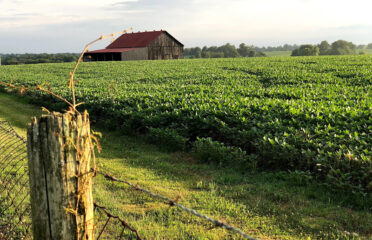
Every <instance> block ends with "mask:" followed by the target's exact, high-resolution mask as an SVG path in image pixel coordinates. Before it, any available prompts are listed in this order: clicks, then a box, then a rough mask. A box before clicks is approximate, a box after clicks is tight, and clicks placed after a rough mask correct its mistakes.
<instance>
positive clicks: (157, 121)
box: [0, 56, 372, 193]
mask: <svg viewBox="0 0 372 240" xmlns="http://www.w3.org/2000/svg"><path fill="white" fill-rule="evenodd" d="M371 60H372V58H371V57H369V56H343V57H340V56H336V57H296V58H289V57H277V58H259V59H257V58H253V59H252V58H247V59H244V58H239V59H197V60H182V61H136V62H95V63H83V64H82V65H81V68H80V69H79V71H78V75H77V80H78V84H77V98H78V100H79V102H85V105H84V106H85V107H86V108H87V109H88V110H89V112H90V114H91V117H92V118H94V119H96V120H97V121H99V122H101V123H104V124H105V126H106V127H108V128H110V129H116V130H120V131H121V132H123V133H125V134H141V135H146V136H147V137H148V139H149V140H150V141H151V140H152V141H153V142H157V143H158V144H161V145H164V146H166V147H167V148H168V149H170V150H173V151H176V150H185V149H186V150H189V149H193V150H194V152H195V156H196V158H197V159H199V160H200V161H201V162H207V163H211V162H212V163H215V164H217V165H220V166H222V167H231V166H238V167H239V168H240V169H241V170H243V171H244V170H249V169H261V170H263V169H268V170H270V169H279V170H280V169H281V170H288V169H290V170H298V171H303V172H304V173H306V174H310V175H311V177H314V178H319V179H320V180H321V181H325V182H326V183H328V184H330V185H331V186H332V187H336V188H339V189H343V190H347V191H353V192H362V193H367V192H370V190H371V188H372V172H371V165H372V163H371V156H372V145H371V144H370V143H371V130H372V117H371V109H372V98H371V91H372V87H371V81H372V80H371V79H372V61H371ZM71 69H72V64H39V65H27V66H2V67H1V71H0V80H1V81H6V82H11V81H12V82H13V83H14V84H16V85H29V86H35V85H37V84H39V85H41V84H43V83H47V84H49V85H50V86H51V88H52V89H53V91H55V92H56V93H58V94H61V95H62V96H64V97H66V98H70V93H69V91H68V89H67V88H66V79H67V77H66V76H68V73H69V71H70V70H71ZM27 94H29V95H30V96H31V97H32V101H34V102H35V103H39V104H43V105H44V106H46V107H49V108H57V109H58V108H61V107H63V104H57V101H56V100H53V99H51V98H50V97H49V96H46V95H43V94H40V93H38V92H34V93H30V92H29V93H27Z"/></svg>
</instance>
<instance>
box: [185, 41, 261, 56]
mask: <svg viewBox="0 0 372 240" xmlns="http://www.w3.org/2000/svg"><path fill="white" fill-rule="evenodd" d="M184 55H185V57H186V58H224V57H230V58H234V57H265V56H266V54H265V53H264V52H262V51H259V50H257V48H256V47H254V46H248V45H245V44H244V43H241V44H240V45H239V47H238V48H236V47H235V45H232V44H230V43H226V44H225V45H222V46H219V47H217V46H211V47H207V46H204V47H203V48H200V47H194V48H185V49H184Z"/></svg>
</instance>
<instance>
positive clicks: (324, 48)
mask: <svg viewBox="0 0 372 240" xmlns="http://www.w3.org/2000/svg"><path fill="white" fill-rule="evenodd" d="M318 48H319V55H327V54H328V52H329V50H330V49H331V45H330V44H329V43H328V42H327V41H322V42H321V43H320V44H319V45H318Z"/></svg>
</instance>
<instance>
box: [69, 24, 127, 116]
mask: <svg viewBox="0 0 372 240" xmlns="http://www.w3.org/2000/svg"><path fill="white" fill-rule="evenodd" d="M132 29H133V28H129V29H126V30H123V31H120V32H115V33H112V34H109V35H101V37H99V38H97V39H96V40H94V41H92V42H90V43H88V44H87V45H86V46H85V48H84V50H83V51H82V52H81V54H80V56H79V59H78V60H77V61H76V64H75V67H74V70H73V71H72V72H71V73H70V80H69V83H68V87H69V88H70V89H71V93H72V105H73V109H74V110H76V100H75V89H74V84H75V82H74V76H75V73H76V70H77V69H78V67H79V64H80V62H81V61H82V60H83V57H84V54H85V53H86V52H87V51H88V48H89V47H90V46H91V45H93V44H94V43H96V42H98V41H101V40H103V39H105V38H111V39H113V38H114V37H115V36H116V35H119V34H124V33H127V32H129V31H132Z"/></svg>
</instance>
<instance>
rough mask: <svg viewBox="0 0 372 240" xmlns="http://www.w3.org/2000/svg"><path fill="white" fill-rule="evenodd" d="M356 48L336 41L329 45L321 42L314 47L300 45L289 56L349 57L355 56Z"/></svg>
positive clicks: (351, 44) (348, 43)
mask: <svg viewBox="0 0 372 240" xmlns="http://www.w3.org/2000/svg"><path fill="white" fill-rule="evenodd" d="M356 49H357V46H356V45H355V44H353V43H352V42H348V41H345V40H338V41H335V42H333V43H332V44H331V45H330V44H329V43H328V42H327V41H322V42H321V43H320V44H318V45H316V46H314V45H310V44H306V45H301V46H300V47H299V48H297V49H295V50H293V51H292V54H291V56H317V55H351V54H356Z"/></svg>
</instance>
